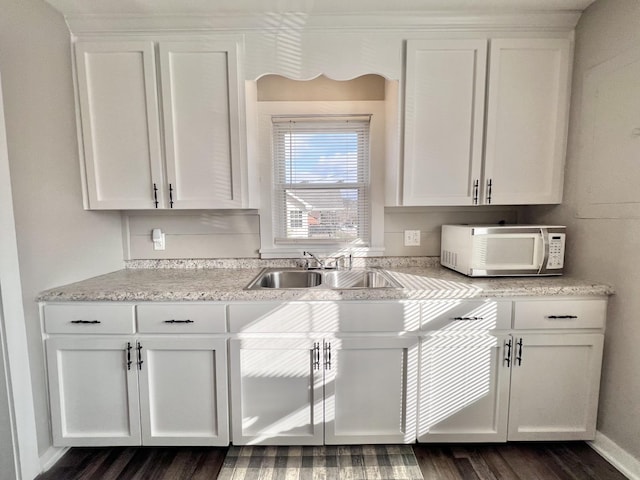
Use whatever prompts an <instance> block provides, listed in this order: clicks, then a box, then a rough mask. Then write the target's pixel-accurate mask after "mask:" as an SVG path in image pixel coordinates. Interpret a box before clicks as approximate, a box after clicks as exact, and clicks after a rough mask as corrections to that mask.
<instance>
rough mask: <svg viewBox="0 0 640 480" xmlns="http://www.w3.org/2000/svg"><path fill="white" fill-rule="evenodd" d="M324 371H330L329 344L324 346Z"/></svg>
mask: <svg viewBox="0 0 640 480" xmlns="http://www.w3.org/2000/svg"><path fill="white" fill-rule="evenodd" d="M324 369H325V370H331V344H330V343H325V344H324Z"/></svg>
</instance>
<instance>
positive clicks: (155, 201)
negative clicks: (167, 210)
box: [153, 183, 158, 208]
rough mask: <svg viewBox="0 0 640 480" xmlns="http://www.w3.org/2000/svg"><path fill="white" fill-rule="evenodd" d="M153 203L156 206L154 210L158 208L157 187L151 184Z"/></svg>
mask: <svg viewBox="0 0 640 480" xmlns="http://www.w3.org/2000/svg"><path fill="white" fill-rule="evenodd" d="M153 203H155V204H156V208H158V186H157V185H156V184H155V183H154V184H153Z"/></svg>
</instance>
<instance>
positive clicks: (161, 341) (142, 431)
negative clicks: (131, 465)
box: [46, 336, 229, 446]
mask: <svg viewBox="0 0 640 480" xmlns="http://www.w3.org/2000/svg"><path fill="white" fill-rule="evenodd" d="M46 349H47V363H48V378H49V391H50V397H51V399H50V401H51V420H52V431H53V440H54V445H56V446H99V445H140V444H144V445H227V444H228V442H229V434H228V431H229V430H228V420H227V419H228V404H227V374H226V372H227V355H226V340H225V339H223V338H152V337H145V336H139V337H133V336H113V337H111V336H109V337H89V336H73V337H70V336H60V337H56V336H53V337H50V338H49V339H47V340H46Z"/></svg>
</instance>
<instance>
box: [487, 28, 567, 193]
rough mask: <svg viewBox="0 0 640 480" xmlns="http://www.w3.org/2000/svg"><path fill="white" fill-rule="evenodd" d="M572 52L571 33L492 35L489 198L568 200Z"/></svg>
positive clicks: (488, 160) (488, 161) (488, 113)
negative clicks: (542, 36) (560, 35)
mask: <svg viewBox="0 0 640 480" xmlns="http://www.w3.org/2000/svg"><path fill="white" fill-rule="evenodd" d="M569 54H570V45H569V40H565V39H509V40H491V54H490V63H489V89H488V92H489V94H488V99H487V130H486V132H487V133H486V147H485V167H484V168H485V169H484V177H485V185H484V186H485V192H484V193H485V194H484V202H485V203H487V204H489V203H491V204H494V203H495V204H500V205H519V204H527V203H560V202H561V201H562V182H563V171H564V157H565V150H566V129H567V109H568V98H569V71H570V61H569V59H570V56H569ZM489 185H490V186H489Z"/></svg>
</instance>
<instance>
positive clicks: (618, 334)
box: [528, 0, 640, 461]
mask: <svg viewBox="0 0 640 480" xmlns="http://www.w3.org/2000/svg"><path fill="white" fill-rule="evenodd" d="M634 52H635V56H636V58H638V59H640V2H638V1H637V0H597V1H596V2H595V3H594V4H593V5H592V6H591V7H589V8H588V9H587V10H586V11H585V13H584V14H583V16H582V17H581V19H580V22H579V24H578V27H577V29H576V53H575V64H574V80H573V93H572V102H571V118H570V131H569V145H568V155H567V169H566V177H565V178H566V181H565V202H564V204H563V205H561V206H559V207H555V208H552V207H548V208H545V207H536V208H532V209H531V210H530V211H529V212H528V214H529V215H530V216H528V220H531V221H541V222H549V223H561V224H566V225H567V226H568V238H569V239H570V243H569V245H568V247H567V261H566V265H567V267H568V270H569V271H570V272H572V273H576V274H578V275H581V276H584V277H586V278H589V279H593V280H600V281H604V282H608V283H611V284H612V285H613V286H614V287H615V290H616V294H615V295H614V296H613V297H611V300H610V306H609V312H608V323H607V333H606V339H605V354H604V369H603V377H602V390H601V395H600V408H599V414H598V430H599V431H600V432H602V433H603V434H604V435H605V436H607V437H608V438H609V439H610V440H612V441H613V442H615V443H616V444H618V446H620V447H621V448H623V449H624V450H626V451H627V452H628V453H630V454H631V455H632V456H634V457H635V458H636V459H637V460H638V461H640V433H639V432H640V376H639V375H638V371H637V368H638V365H640V348H638V345H639V344H640V321H638V312H639V311H640V295H638V285H640V218H638V217H640V210H639V208H638V207H640V205H638V204H637V203H636V204H635V208H634V209H633V210H635V213H634V214H633V215H629V214H628V210H629V208H628V207H629V205H627V206H625V205H623V204H612V205H608V206H607V208H606V209H597V208H595V207H594V206H593V205H590V203H591V201H590V199H591V198H592V197H591V196H592V195H593V194H594V192H593V191H592V189H591V188H590V187H589V186H590V185H596V184H597V183H598V182H599V180H600V178H598V176H597V175H598V174H593V173H592V172H593V171H596V172H597V171H600V172H601V173H602V172H607V171H608V172H620V171H622V172H632V171H636V172H637V170H636V169H637V168H638V167H637V164H638V160H639V157H638V153H640V145H639V143H640V138H637V139H636V140H635V142H636V144H635V145H636V146H635V147H634V148H635V153H632V154H631V155H629V154H627V155H624V154H621V155H620V154H619V153H620V152H617V153H618V155H616V154H614V153H613V152H614V149H608V151H607V153H606V154H604V155H602V156H600V157H598V158H594V157H593V155H592V149H591V148H589V145H590V144H591V141H592V140H593V139H592V138H591V136H590V135H591V128H590V125H591V121H592V117H591V115H587V112H590V111H591V108H592V106H593V105H594V104H595V102H596V100H597V99H596V98H595V95H594V94H593V92H592V90H591V89H590V88H589V89H586V88H584V87H585V78H588V77H589V76H592V75H593V70H592V69H593V68H594V67H597V68H598V69H600V68H601V67H600V66H601V65H602V64H603V62H608V61H613V60H614V59H617V58H619V56H620V55H625V56H628V55H630V54H634ZM635 85H636V86H637V88H635V91H632V92H631V94H630V95H631V96H630V97H629V98H628V99H629V101H632V100H635V102H636V103H635V104H636V105H637V104H638V99H639V98H640V81H638V82H637V83H636V84H635ZM624 103H625V102H624V100H622V101H621V103H620V105H622V108H625V107H624ZM603 108H605V110H604V112H605V113H606V114H607V115H609V114H612V113H613V114H615V113H619V112H613V111H611V108H612V107H611V106H609V107H607V106H606V105H605V106H604V107H603ZM607 108H608V109H609V111H607V110H606V109H607ZM635 115H636V119H637V124H634V125H630V126H629V127H630V128H629V132H630V131H631V127H640V112H635ZM629 132H627V133H629ZM591 162H596V163H595V164H593V163H591ZM594 166H595V167H597V168H592V167H594ZM603 167H604V168H603ZM601 173H600V175H601ZM639 180H640V179H639V178H637V176H636V178H635V182H634V185H635V186H634V187H633V189H634V190H633V191H637V188H638V181H639ZM618 188H622V186H621V185H619V186H618ZM615 190H616V188H615V187H614V188H611V189H610V191H609V192H597V193H598V195H599V196H600V197H601V199H602V197H603V196H604V197H606V196H607V195H610V197H611V199H614V198H616V197H619V192H616V191H615ZM633 191H630V192H629V193H630V194H632V193H633ZM625 193H626V192H625ZM633 196H634V197H636V198H638V195H637V193H636V194H635V195H633ZM585 212H586V213H585ZM634 217H635V218H634Z"/></svg>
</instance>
